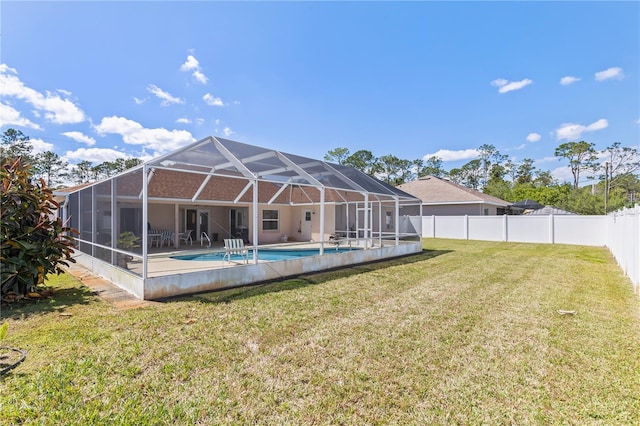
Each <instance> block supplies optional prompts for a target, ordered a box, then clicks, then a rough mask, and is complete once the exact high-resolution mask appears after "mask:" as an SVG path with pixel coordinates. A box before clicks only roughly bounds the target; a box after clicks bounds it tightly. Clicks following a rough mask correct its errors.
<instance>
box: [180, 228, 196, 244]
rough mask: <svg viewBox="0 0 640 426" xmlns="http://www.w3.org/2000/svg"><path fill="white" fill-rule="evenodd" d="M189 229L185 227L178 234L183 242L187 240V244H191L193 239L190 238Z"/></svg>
mask: <svg viewBox="0 0 640 426" xmlns="http://www.w3.org/2000/svg"><path fill="white" fill-rule="evenodd" d="M191 232H192V230H191V229H187V230H186V231H185V232H183V233H181V234H180V235H179V238H180V241H184V243H185V244H187V242H189V244H191V245H193V239H191Z"/></svg>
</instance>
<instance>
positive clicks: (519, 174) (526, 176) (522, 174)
mask: <svg viewBox="0 0 640 426" xmlns="http://www.w3.org/2000/svg"><path fill="white" fill-rule="evenodd" d="M535 170H536V168H535V167H534V166H533V160H532V159H530V158H525V159H524V160H522V161H521V162H520V163H519V164H518V168H517V170H516V183H520V184H523V183H531V182H533V174H534V173H535Z"/></svg>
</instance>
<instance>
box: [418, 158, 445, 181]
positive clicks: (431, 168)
mask: <svg viewBox="0 0 640 426" xmlns="http://www.w3.org/2000/svg"><path fill="white" fill-rule="evenodd" d="M419 161H420V163H417V162H416V166H417V167H418V177H422V176H426V175H431V176H435V177H438V178H441V177H444V176H446V175H447V171H446V170H445V169H444V168H443V167H442V159H441V158H440V157H436V156H432V157H429V158H427V160H426V161H421V160H419Z"/></svg>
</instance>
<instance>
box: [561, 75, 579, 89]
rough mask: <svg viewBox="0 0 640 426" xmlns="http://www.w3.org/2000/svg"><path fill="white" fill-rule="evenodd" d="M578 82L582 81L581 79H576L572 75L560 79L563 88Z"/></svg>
mask: <svg viewBox="0 0 640 426" xmlns="http://www.w3.org/2000/svg"><path fill="white" fill-rule="evenodd" d="M576 81H580V79H579V78H578V77H574V76H572V75H568V76H566V77H562V78H561V79H560V84H562V85H563V86H568V85H570V84H573V83H575V82H576Z"/></svg>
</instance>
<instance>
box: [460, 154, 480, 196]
mask: <svg viewBox="0 0 640 426" xmlns="http://www.w3.org/2000/svg"><path fill="white" fill-rule="evenodd" d="M481 164H482V162H481V160H480V159H475V160H471V161H469V162H468V163H466V164H465V165H463V166H462V167H461V168H460V172H461V175H462V184H463V185H464V186H466V187H468V188H472V189H478V188H479V187H480V184H481V181H482V169H481Z"/></svg>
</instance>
